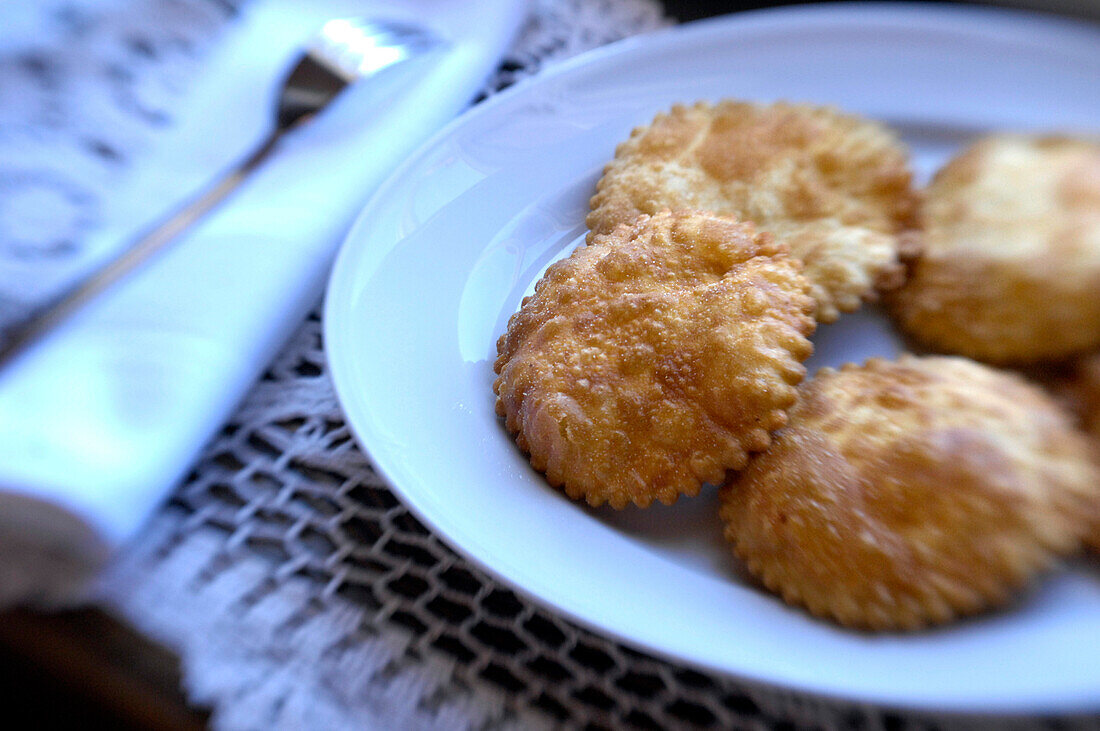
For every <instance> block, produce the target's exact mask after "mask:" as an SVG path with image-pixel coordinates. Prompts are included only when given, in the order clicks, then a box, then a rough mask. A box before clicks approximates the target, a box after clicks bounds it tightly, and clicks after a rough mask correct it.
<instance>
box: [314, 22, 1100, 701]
mask: <svg viewBox="0 0 1100 731" xmlns="http://www.w3.org/2000/svg"><path fill="white" fill-rule="evenodd" d="M1098 84H1100V33H1098V32H1097V31H1096V29H1095V28H1092V27H1086V26H1079V25H1073V24H1070V23H1067V22H1058V21H1054V20H1050V19H1043V18H1039V17H1037V16H1029V15H1021V14H1016V13H1008V12H993V11H982V10H974V9H969V10H964V9H957V8H950V7H943V6H929V7H918V6H896V5H894V6H886V5H882V6H870V7H868V6H860V7H855V6H835V5H834V6H820V7H805V8H795V9H781V10H773V11H766V12H758V13H751V14H744V15H738V16H732V17H728V18H722V19H717V20H711V21H705V22H701V23H696V24H692V25H689V26H683V27H681V28H678V29H673V30H669V31H664V32H660V33H655V34H652V35H649V36H647V37H643V38H636V39H631V40H628V41H625V42H622V43H619V44H617V45H615V46H612V47H609V48H606V49H602V50H600V51H597V52H594V53H590V54H587V55H586V56H584V57H582V58H579V59H576V60H575V61H573V62H569V63H566V64H563V65H562V66H560V67H558V68H555V69H552V70H551V71H549V72H548V73H545V74H542V75H540V76H539V77H537V78H535V79H534V80H532V81H530V82H528V83H525V84H521V85H520V86H518V87H517V88H515V89H513V90H510V91H509V92H506V93H504V94H502V95H500V96H498V97H496V98H495V99H492V100H490V101H488V102H487V103H485V104H482V105H480V106H479V107H477V108H475V109H474V110H472V111H471V112H469V113H468V114H466V115H465V116H464V117H462V118H461V119H459V120H458V121H457V122H455V123H454V124H452V125H450V126H449V127H448V128H447V129H446V130H444V131H443V132H442V133H441V134H439V135H438V136H437V137H436V138H435V139H434V140H433V141H431V142H430V143H429V144H427V145H426V146H425V147H424V148H422V149H421V151H420V152H419V153H418V154H417V155H415V156H414V157H413V158H412V159H411V160H410V161H409V162H408V163H407V164H406V165H404V166H403V167H402V169H401V170H400V171H398V173H397V174H396V175H395V176H394V177H393V178H392V179H391V180H390V181H389V183H388V184H387V185H385V186H384V188H383V189H382V190H381V191H380V192H379V193H378V194H377V195H376V196H375V197H374V199H373V200H372V201H371V203H370V204H369V205H368V206H367V208H366V210H365V211H364V213H363V214H362V216H361V217H360V219H359V221H358V223H357V224H356V226H355V228H354V229H353V230H352V232H351V233H350V235H349V237H348V240H347V243H346V244H345V246H344V248H343V250H342V252H341V254H340V257H339V259H338V261H337V264H336V268H335V271H334V273H333V276H332V281H331V284H330V288H329V292H328V300H327V304H326V311H325V340H326V345H327V347H328V356H329V362H330V366H331V369H332V374H333V378H334V380H335V383H336V389H337V393H338V394H339V397H340V400H341V403H342V404H343V406H344V408H345V410H346V413H347V417H348V419H349V421H350V423H351V425H352V427H353V429H354V431H355V433H356V434H357V436H358V438H359V439H360V441H361V443H362V444H363V446H364V447H365V448H366V449H367V451H368V452H369V453H370V456H371V459H372V460H373V462H374V464H375V466H376V467H377V468H378V469H379V470H380V471H381V473H382V474H383V475H385V477H386V479H388V480H389V482H390V484H391V485H392V486H393V488H394V489H395V490H396V491H397V492H398V493H399V494H400V495H401V496H402V498H403V499H404V500H405V501H406V502H407V504H408V505H409V506H410V507H411V508H412V509H413V510H414V511H415V512H416V514H417V515H418V516H419V517H420V518H421V519H422V520H423V521H424V522H425V523H426V524H427V525H429V526H431V528H432V529H433V530H435V531H437V532H438V534H439V535H440V536H442V537H443V538H445V539H446V540H447V541H448V542H449V543H450V544H451V545H452V546H453V547H455V548H456V549H457V550H458V551H460V552H462V553H463V554H464V555H466V556H467V557H469V558H470V559H472V560H473V561H474V562H476V563H478V564H480V565H481V566H483V567H484V568H486V569H487V570H488V571H490V572H491V573H493V574H495V575H496V576H498V577H500V578H501V579H503V580H504V581H506V582H508V583H509V584H511V585H513V586H514V587H516V588H517V589H518V590H520V591H521V592H522V593H524V594H526V595H528V596H531V597H534V598H535V599H536V600H537V601H540V602H542V603H543V604H545V605H547V606H549V607H551V608H553V609H555V610H557V611H560V612H562V613H564V614H566V615H568V616H570V617H572V618H574V619H575V620H577V621H578V622H580V623H582V624H584V625H586V626H588V627H592V628H595V629H597V630H599V631H602V632H604V633H606V634H608V635H610V636H613V637H615V638H618V639H621V640H623V641H625V642H627V643H629V644H631V645H634V646H636V647H640V648H643V649H646V650H649V651H652V652H655V653H658V654H661V655H664V656H667V657H670V658H675V659H677V660H680V661H683V662H686V663H690V664H692V665H695V666H700V667H702V668H706V669H710V670H713V671H718V672H721V673H727V674H730V675H733V676H735V677H739V678H744V679H751V680H755V681H760V682H764V683H768V684H774V685H779V686H783V687H787V688H791V689H798V690H803V691H810V692H815V693H821V694H826V695H830V696H840V697H844V698H850V699H860V700H866V701H873V702H880V703H884V704H888V705H894V706H901V707H910V708H934V709H940V710H963V711H996V712H1030V711H1073V710H1078V711H1079V710H1088V709H1091V710H1097V709H1100V576H1098V575H1097V572H1096V571H1095V570H1094V569H1090V568H1087V567H1085V566H1083V565H1082V566H1077V567H1075V568H1074V569H1073V570H1071V571H1069V572H1067V573H1062V574H1059V575H1058V576H1055V577H1052V578H1051V579H1049V580H1047V581H1044V582H1043V583H1042V584H1041V586H1040V587H1038V589H1037V590H1036V591H1034V592H1032V593H1030V594H1029V595H1028V596H1027V597H1026V598H1025V599H1024V600H1023V601H1022V602H1021V603H1020V604H1019V605H1017V606H1014V607H1012V608H1011V609H1010V610H1008V611H1002V612H998V613H996V614H992V615H989V616H985V617H982V618H980V619H977V620H971V621H967V622H963V623H960V624H956V625H953V626H951V627H949V628H947V629H943V630H939V631H934V632H928V633H922V634H916V635H901V636H898V635H880V636H872V635H865V634H860V633H855V632H850V631H845V630H841V629H838V628H836V627H834V626H832V625H831V624H828V623H825V622H821V621H818V620H814V619H812V618H810V617H809V616H807V615H806V614H805V613H803V612H802V611H800V610H797V609H791V608H788V607H787V606H785V605H784V604H783V603H782V602H781V601H779V600H778V599H776V598H774V597H772V596H770V595H769V594H767V593H766V592H763V591H761V590H760V589H758V588H756V587H755V586H754V585H752V584H751V583H750V582H747V581H745V580H744V578H743V576H742V575H741V573H740V571H739V568H738V567H737V565H736V564H735V562H734V561H733V560H732V559H731V558H730V557H729V554H728V552H727V550H726V548H725V546H724V544H723V543H722V540H721V537H720V527H719V524H718V520H717V518H716V517H715V514H714V509H715V505H714V491H713V490H709V491H705V492H704V494H703V495H702V496H700V497H699V498H696V499H690V500H688V499H685V500H681V501H680V502H679V503H678V504H677V505H675V506H672V507H655V508H651V509H650V510H648V511H640V510H634V509H630V510H626V511H623V512H621V513H615V512H614V511H611V510H588V509H585V508H583V507H581V506H580V505H577V504H575V503H572V502H570V501H569V500H567V499H565V498H564V497H563V496H562V495H560V494H559V493H558V492H556V491H555V490H553V489H551V488H549V487H548V486H547V485H546V483H545V482H544V481H543V479H542V477H541V476H540V475H539V474H537V473H535V472H534V471H533V470H532V469H531V468H530V467H529V465H528V463H527V461H526V459H524V457H523V456H522V455H521V454H520V452H519V451H518V449H517V448H516V446H515V444H514V443H513V441H512V440H511V439H510V438H509V437H508V435H507V434H506V432H505V430H504V429H503V427H502V425H501V423H500V422H499V421H498V420H497V418H496V417H495V416H494V414H493V395H492V393H491V384H492V381H493V373H492V362H493V358H494V356H495V343H496V339H497V337H498V336H499V335H500V334H501V332H502V331H503V330H504V327H505V323H506V322H507V319H508V317H509V315H511V313H512V312H514V311H515V310H516V308H517V307H518V305H519V301H520V298H521V297H522V295H523V294H524V292H525V291H527V290H528V289H529V288H530V287H531V285H532V283H533V282H534V281H535V280H536V279H537V277H538V276H539V274H540V273H541V272H542V270H543V269H544V268H545V267H546V265H547V264H548V263H549V262H550V261H552V260H553V259H555V258H558V257H560V256H562V255H563V253H564V252H565V251H566V250H567V249H568V248H569V247H570V246H572V245H573V244H575V242H576V241H577V240H578V239H580V238H581V237H582V235H583V233H584V229H583V219H584V214H585V212H586V210H587V200H588V197H589V195H590V194H591V192H592V190H593V186H594V184H595V182H596V178H597V175H598V172H599V170H600V169H601V167H602V166H603V164H604V163H605V162H606V161H607V160H608V159H609V158H610V157H611V155H612V152H613V150H614V147H615V144H616V143H617V142H619V141H620V140H622V139H625V138H626V136H627V134H628V133H629V131H630V129H631V128H632V127H633V126H635V125H638V124H643V123H646V122H648V121H649V120H650V119H651V118H652V116H653V115H654V113H656V112H658V111H660V110H662V109H664V108H666V107H668V106H669V105H671V104H672V103H674V102H690V101H694V100H696V99H704V98H705V99H718V98H721V97H741V98H747V99H754V100H761V101H767V100H773V99H779V98H785V99H791V100H797V101H808V102H816V103H829V104H834V105H838V106H840V107H842V108H844V109H846V110H850V111H853V112H858V113H862V114H865V115H868V116H870V117H874V118H878V119H882V120H885V121H887V122H889V123H891V124H893V125H895V126H896V127H897V129H898V130H899V131H900V132H901V134H902V135H903V137H904V138H905V139H906V140H907V141H908V142H909V143H910V145H911V146H912V148H913V151H914V155H915V164H916V166H917V168H918V170H919V171H920V172H921V174H922V175H927V174H928V172H929V171H930V170H931V169H933V168H934V167H935V166H936V165H938V164H939V163H940V162H942V161H943V159H944V158H945V157H946V156H947V155H948V154H949V153H950V152H951V151H953V150H955V149H957V148H958V146H959V145H960V144H962V143H964V142H965V141H966V140H968V139H970V138H972V137H973V136H974V135H975V134H978V133H980V132H981V131H984V130H993V129H1005V128H1015V129H1041V130H1048V129H1061V130H1070V131H1074V130H1076V131H1095V126H1094V125H1096V124H1097V120H1098V119H1100V86H1098ZM815 342H816V345H817V348H818V354H817V355H815V358H814V361H813V365H814V366H817V365H821V364H824V363H839V362H842V361H846V360H861V359H863V358H864V357H866V356H868V355H871V354H885V355H892V354H894V353H896V352H897V346H896V341H895V340H894V338H893V335H892V333H891V331H890V330H889V326H888V325H886V324H885V322H884V321H883V320H881V319H880V318H878V316H876V315H875V314H874V313H873V312H870V311H868V312H865V313H862V314H860V315H855V316H849V317H845V318H843V319H842V321H841V323H840V324H838V325H835V326H831V327H829V328H825V329H822V330H821V331H819V333H818V335H817V336H816V338H815Z"/></svg>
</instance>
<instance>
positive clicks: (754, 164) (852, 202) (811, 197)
mask: <svg viewBox="0 0 1100 731" xmlns="http://www.w3.org/2000/svg"><path fill="white" fill-rule="evenodd" d="M910 180H911V174H910V171H909V168H908V160H907V154H906V151H905V150H904V149H903V147H902V146H901V145H900V143H899V142H898V141H897V139H896V138H895V137H894V136H893V135H892V134H891V133H890V131H889V130H887V129H886V128H885V127H884V126H882V125H880V124H877V123H875V122H871V121H868V120H865V119H861V118H858V117H855V116H850V115H845V114H841V113H840V112H838V111H835V110H833V109H831V108H825V107H812V106H805V105H792V104H785V103H779V104H773V105H757V104H751V103H747V102H736V101H723V102H720V103H718V104H714V105H711V104H707V103H702V102H700V103H698V104H695V105H694V106H690V107H689V106H681V105H677V106H674V107H673V108H672V109H671V110H670V111H669V112H668V113H667V114H660V115H658V116H657V117H656V119H654V120H653V122H652V123H651V124H649V125H648V126H646V127H640V128H638V129H635V130H634V131H633V133H632V134H631V135H630V138H629V139H628V140H627V141H625V142H623V143H622V144H621V145H619V146H618V148H617V149H616V151H615V158H614V159H613V160H612V161H611V162H610V163H609V164H608V165H607V167H606V168H605V170H604V175H603V177H602V178H601V180H600V181H599V183H598V185H597V192H596V194H595V196H593V198H592V199H591V202H590V205H591V209H592V210H591V212H590V213H589V214H588V217H587V219H586V223H587V224H588V227H589V229H590V230H591V231H592V232H593V235H596V234H604V233H608V232H610V231H611V230H612V229H614V228H615V226H617V225H619V224H621V223H623V222H627V221H632V220H633V219H634V218H635V217H637V216H638V214H640V213H650V214H652V213H656V212H657V211H659V210H661V209H662V208H671V209H676V208H700V209H704V210H708V211H713V212H715V213H718V214H722V215H732V216H735V217H737V218H738V219H741V220H746V221H752V222H753V223H755V224H756V226H757V227H758V228H759V229H761V230H764V231H768V232H771V233H772V234H773V235H774V236H775V237H776V239H777V240H778V241H780V242H783V243H786V244H787V245H788V246H790V249H791V253H792V255H793V256H795V257H798V258H800V259H801V260H802V261H803V262H804V264H805V270H804V273H805V275H806V277H807V279H809V280H810V282H811V284H812V286H813V290H812V295H813V297H814V299H815V300H816V301H817V305H818V310H817V318H818V320H819V321H821V322H831V321H833V320H835V319H836V318H837V316H838V313H839V312H841V311H844V312H848V311H852V310H855V309H857V308H858V307H859V305H860V302H861V300H862V299H865V298H867V299H869V298H872V297H873V296H874V294H875V292H876V289H888V288H892V287H896V286H898V285H900V284H901V281H902V277H903V276H904V269H903V267H902V265H901V264H900V263H899V239H898V237H897V236H896V234H898V233H899V231H901V230H903V229H905V228H907V227H908V226H909V225H911V223H912V220H911V219H912V216H913V211H914V207H915V200H914V194H913V191H912V189H911V186H910Z"/></svg>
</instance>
